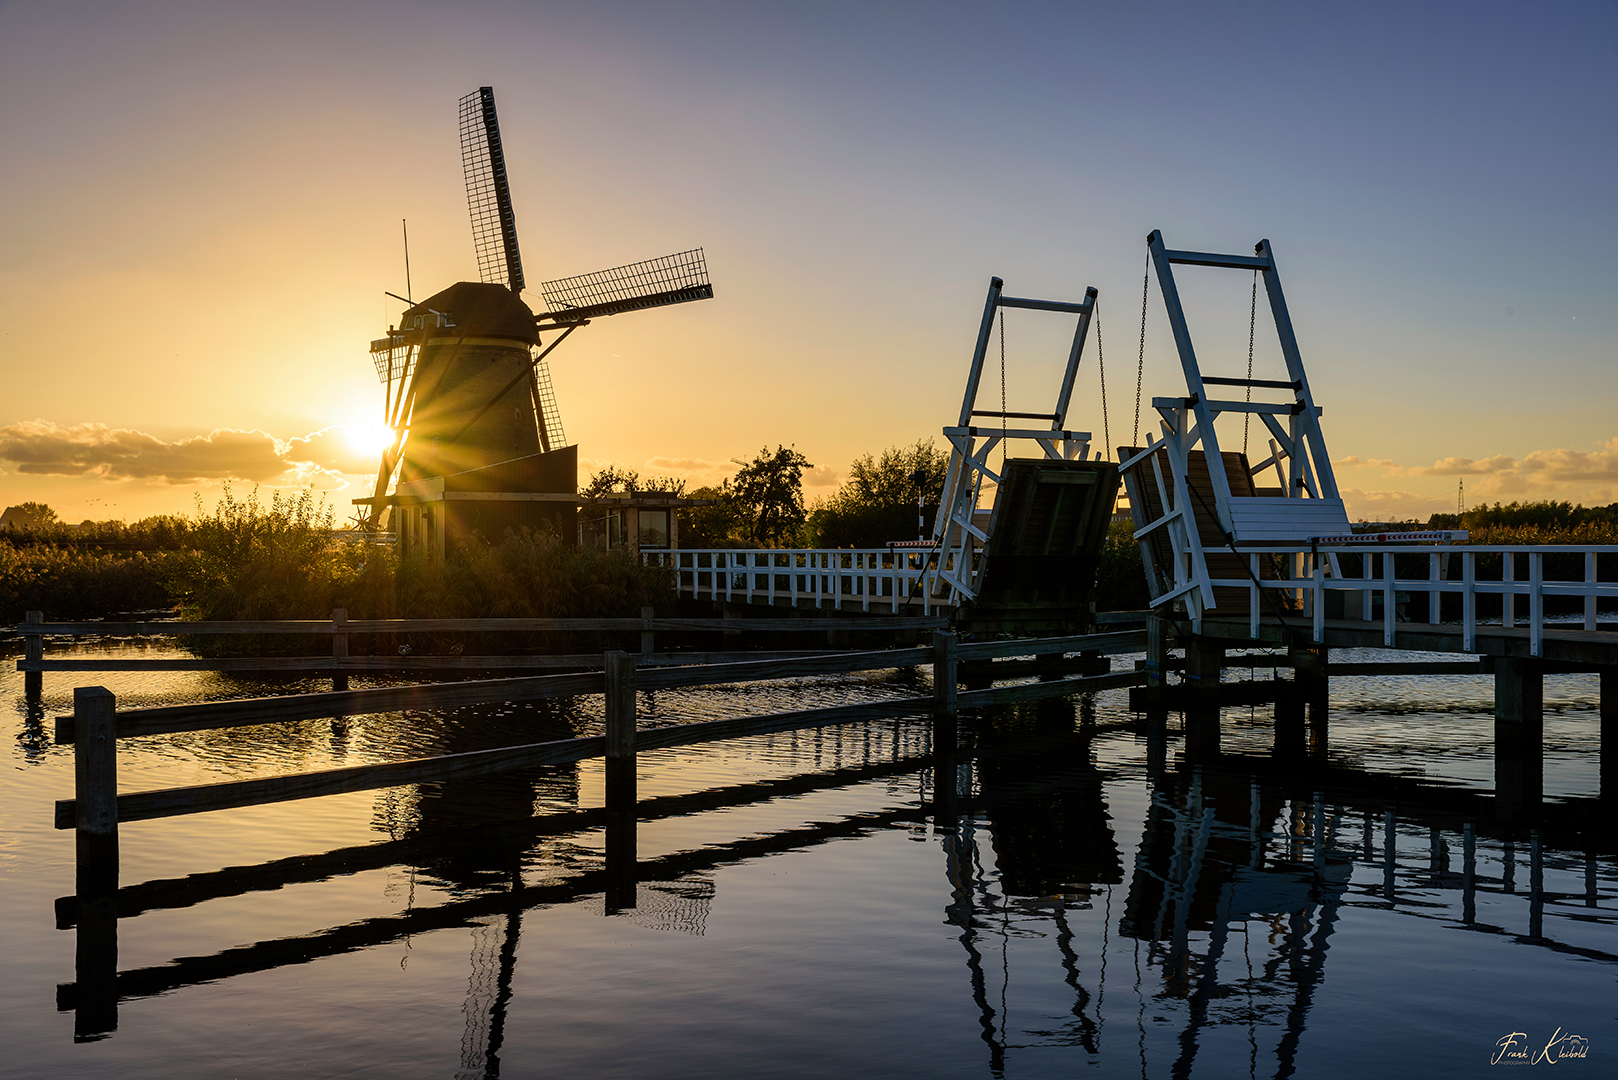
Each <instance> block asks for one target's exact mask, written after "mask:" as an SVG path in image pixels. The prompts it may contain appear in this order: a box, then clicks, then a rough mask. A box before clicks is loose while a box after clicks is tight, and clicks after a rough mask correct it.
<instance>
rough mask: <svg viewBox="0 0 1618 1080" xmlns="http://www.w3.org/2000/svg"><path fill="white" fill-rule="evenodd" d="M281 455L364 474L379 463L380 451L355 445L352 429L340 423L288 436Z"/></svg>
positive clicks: (373, 472)
mask: <svg viewBox="0 0 1618 1080" xmlns="http://www.w3.org/2000/svg"><path fill="white" fill-rule="evenodd" d="M284 455H285V457H286V459H287V460H288V461H294V462H297V463H299V464H300V465H309V466H313V467H314V468H316V469H321V470H325V471H330V472H336V473H349V474H359V475H366V476H375V475H376V471H377V468H378V466H379V465H380V464H381V453H380V452H377V453H367V452H365V451H363V450H361V449H359V448H358V447H356V446H355V439H354V432H353V431H352V429H350V428H348V427H347V426H346V425H343V424H334V425H332V426H331V427H327V428H321V429H320V430H319V431H314V432H310V433H309V434H308V435H301V436H298V437H296V438H292V439H288V440H287V442H286V450H285V451H284Z"/></svg>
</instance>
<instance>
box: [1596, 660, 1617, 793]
mask: <svg viewBox="0 0 1618 1080" xmlns="http://www.w3.org/2000/svg"><path fill="white" fill-rule="evenodd" d="M1598 753H1599V754H1600V755H1601V798H1602V799H1604V800H1606V801H1607V803H1608V805H1609V807H1610V806H1611V805H1612V804H1614V803H1618V668H1602V669H1601V749H1600V750H1599V751H1598ZM1607 818H1608V820H1609V821H1610V820H1612V811H1611V810H1610V809H1609V810H1608V812H1607Z"/></svg>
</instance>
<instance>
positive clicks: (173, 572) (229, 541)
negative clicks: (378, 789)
mask: <svg viewBox="0 0 1618 1080" xmlns="http://www.w3.org/2000/svg"><path fill="white" fill-rule="evenodd" d="M334 516H335V515H334V512H333V510H332V508H331V506H330V505H329V504H328V503H326V501H325V500H324V498H320V497H317V496H316V495H315V493H314V492H313V491H303V492H298V493H294V494H282V493H279V492H277V493H275V494H273V495H272V496H271V499H270V502H269V504H268V505H265V504H264V503H263V502H261V501H260V500H259V497H258V492H257V491H256V490H254V491H253V492H252V493H251V494H249V495H248V496H247V497H245V498H238V497H237V496H236V495H235V494H234V493H233V492H232V491H231V489H230V488H229V487H228V486H227V487H226V488H225V490H224V492H223V493H222V495H221V498H220V499H219V502H218V503H217V505H215V506H214V507H213V508H212V509H207V508H204V506H203V505H202V502H201V499H200V497H199V498H198V502H197V512H196V514H195V516H194V517H192V518H190V519H185V518H162V519H149V520H148V521H147V522H141V523H139V524H138V525H137V526H130V527H125V528H124V529H123V530H115V529H111V528H103V529H101V531H100V532H99V533H98V534H97V535H100V536H106V537H121V538H123V542H128V535H129V534H130V533H135V534H136V535H138V536H139V537H140V542H147V541H154V540H157V539H161V542H162V545H163V547H164V548H168V549H169V550H163V549H156V550H152V551H150V552H146V551H127V550H125V551H118V550H94V549H90V548H87V547H81V546H73V547H67V546H63V545H62V544H60V543H53V542H52V539H51V537H49V536H47V535H45V534H44V533H42V532H40V531H31V532H24V533H16V531H15V530H5V531H4V532H0V619H3V620H5V621H6V622H8V623H13V624H14V623H17V622H20V621H22V619H23V616H24V613H25V612H27V611H30V610H38V611H43V612H44V613H45V616H46V618H47V619H48V620H63V619H73V618H95V617H104V616H108V615H116V614H121V613H126V612H144V611H153V610H169V609H176V608H177V609H178V611H179V613H180V615H181V617H182V618H184V619H196V620H208V621H216V620H217V621H230V620H243V619H246V620H280V619H326V618H330V616H331V612H332V610H333V609H334V608H344V609H346V610H347V611H348V613H349V618H350V619H356V620H357V619H387V618H457V617H458V618H576V617H615V616H637V615H639V614H640V609H641V608H642V607H643V606H648V605H651V606H657V605H664V606H666V605H668V604H669V603H671V602H672V600H673V597H674V592H673V585H672V577H671V574H670V571H668V570H667V569H665V568H661V567H650V566H642V565H641V564H640V563H639V562H638V561H637V560H635V559H634V558H633V557H632V556H630V555H628V554H626V553H624V552H622V551H613V552H597V551H586V550H579V549H578V548H576V547H573V546H571V545H569V544H567V543H565V542H564V541H563V540H561V539H560V538H558V537H556V536H555V535H552V534H549V533H531V532H526V531H525V532H522V533H518V534H508V535H507V536H506V537H504V538H502V540H503V542H502V543H498V544H490V543H488V542H486V541H485V540H483V539H482V538H476V539H475V540H474V542H472V543H470V544H465V545H461V546H460V547H458V548H457V549H455V550H454V551H453V552H452V553H451V554H450V556H449V557H448V558H447V559H445V560H443V561H441V562H440V561H429V560H428V559H427V558H425V557H421V558H411V559H406V560H403V561H401V560H399V558H398V557H397V556H396V554H395V553H394V550H393V548H392V546H391V545H389V544H385V543H377V542H375V541H372V540H368V539H366V538H363V537H357V536H355V535H353V534H349V533H346V532H343V531H339V530H337V529H336V528H334V523H333V519H334ZM98 528H99V527H98ZM63 535H68V534H63ZM17 540H21V542H20V543H18V542H15V541H17ZM109 542H111V541H109ZM187 644H188V645H190V646H191V647H193V648H195V649H199V650H207V651H208V652H209V653H213V654H218V653H219V652H220V651H221V650H228V649H234V648H243V647H251V648H253V649H254V650H255V651H259V650H261V649H270V650H276V651H283V650H284V651H292V652H306V651H308V648H309V644H310V643H309V641H308V639H298V638H288V639H286V640H284V641H280V642H264V641H262V640H258V641H256V642H254V643H253V644H252V645H249V644H248V639H235V638H230V637H207V638H197V639H195V640H192V641H189V642H187ZM503 644H504V645H506V646H508V647H509V646H510V645H512V644H515V641H514V639H510V638H507V639H505V641H504V642H503Z"/></svg>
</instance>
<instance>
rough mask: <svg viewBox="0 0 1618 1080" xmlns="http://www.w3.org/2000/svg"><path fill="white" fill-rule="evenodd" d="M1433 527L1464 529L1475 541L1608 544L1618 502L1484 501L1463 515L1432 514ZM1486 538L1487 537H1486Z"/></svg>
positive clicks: (1616, 528)
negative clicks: (1602, 503) (1601, 503)
mask: <svg viewBox="0 0 1618 1080" xmlns="http://www.w3.org/2000/svg"><path fill="white" fill-rule="evenodd" d="M1427 525H1428V527H1429V528H1433V529H1466V530H1467V531H1469V532H1470V533H1471V534H1472V537H1471V542H1472V543H1474V544H1611V543H1614V542H1615V541H1614V540H1613V539H1612V537H1615V536H1618V503H1612V504H1610V505H1608V506H1592V507H1587V506H1583V505H1578V504H1574V503H1566V502H1526V503H1517V502H1513V503H1507V504H1505V505H1501V504H1500V503H1495V504H1493V505H1492V506H1491V505H1488V504H1485V505H1483V506H1479V507H1476V508H1474V509H1472V510H1468V511H1467V512H1466V513H1464V514H1434V515H1433V516H1432V517H1430V518H1428V519H1427ZM1485 537H1487V539H1485Z"/></svg>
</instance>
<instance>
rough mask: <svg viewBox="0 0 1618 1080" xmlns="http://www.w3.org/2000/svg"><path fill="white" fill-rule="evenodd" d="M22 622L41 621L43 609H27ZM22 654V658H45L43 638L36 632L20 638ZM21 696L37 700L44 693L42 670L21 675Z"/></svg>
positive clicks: (42, 619) (43, 616)
mask: <svg viewBox="0 0 1618 1080" xmlns="http://www.w3.org/2000/svg"><path fill="white" fill-rule="evenodd" d="M23 621H24V622H31V623H42V622H44V621H45V613H44V612H43V611H29V612H26V613H24V615H23ZM22 650H23V651H22V656H23V659H24V660H44V659H45V639H44V638H42V637H40V636H39V635H38V634H30V635H28V636H27V637H25V638H23V639H22ZM22 692H23V697H25V698H26V699H28V700H29V701H38V700H39V699H40V697H41V696H43V695H44V693H45V673H44V672H42V671H29V672H26V673H24V675H23V677H22Z"/></svg>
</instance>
